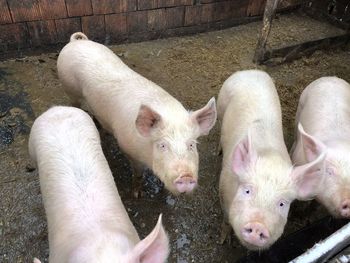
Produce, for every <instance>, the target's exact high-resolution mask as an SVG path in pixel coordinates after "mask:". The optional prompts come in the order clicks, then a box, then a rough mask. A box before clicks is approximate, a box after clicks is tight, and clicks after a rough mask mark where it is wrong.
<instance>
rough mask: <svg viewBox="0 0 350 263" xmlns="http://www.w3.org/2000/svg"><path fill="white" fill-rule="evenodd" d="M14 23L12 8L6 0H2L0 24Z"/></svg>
mask: <svg viewBox="0 0 350 263" xmlns="http://www.w3.org/2000/svg"><path fill="white" fill-rule="evenodd" d="M7 23H12V19H11V15H10V10H9V7H8V5H7V2H6V0H0V24H7Z"/></svg>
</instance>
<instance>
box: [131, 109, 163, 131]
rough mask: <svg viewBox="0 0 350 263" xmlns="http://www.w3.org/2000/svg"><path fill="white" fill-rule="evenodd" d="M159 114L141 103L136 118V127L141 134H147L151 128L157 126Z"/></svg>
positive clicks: (159, 120)
mask: <svg viewBox="0 0 350 263" xmlns="http://www.w3.org/2000/svg"><path fill="white" fill-rule="evenodd" d="M160 122H161V116H160V115H159V114H158V113H156V112H155V111H153V110H152V109H151V108H150V107H148V106H146V105H141V106H140V110H139V113H138V115H137V118H136V122H135V123H136V128H137V130H138V131H139V133H140V134H141V135H142V136H145V137H147V136H149V135H150V134H151V131H152V129H154V128H155V127H157V126H159V124H160Z"/></svg>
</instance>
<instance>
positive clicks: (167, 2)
mask: <svg viewBox="0 0 350 263" xmlns="http://www.w3.org/2000/svg"><path fill="white" fill-rule="evenodd" d="M192 4H193V0H158V7H171V6H182V5H192Z"/></svg>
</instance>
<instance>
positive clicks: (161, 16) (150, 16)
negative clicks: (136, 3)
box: [147, 8, 167, 31]
mask: <svg viewBox="0 0 350 263" xmlns="http://www.w3.org/2000/svg"><path fill="white" fill-rule="evenodd" d="M147 25H148V30H155V31H159V30H164V29H166V27H167V20H166V13H165V9H164V8H162V9H155V10H148V11H147Z"/></svg>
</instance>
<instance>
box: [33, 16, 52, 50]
mask: <svg viewBox="0 0 350 263" xmlns="http://www.w3.org/2000/svg"><path fill="white" fill-rule="evenodd" d="M27 25H28V31H29V37H30V41H31V44H32V46H34V47H36V46H44V45H48V44H55V43H57V32H56V24H55V21H54V20H41V21H33V22H27Z"/></svg>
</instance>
